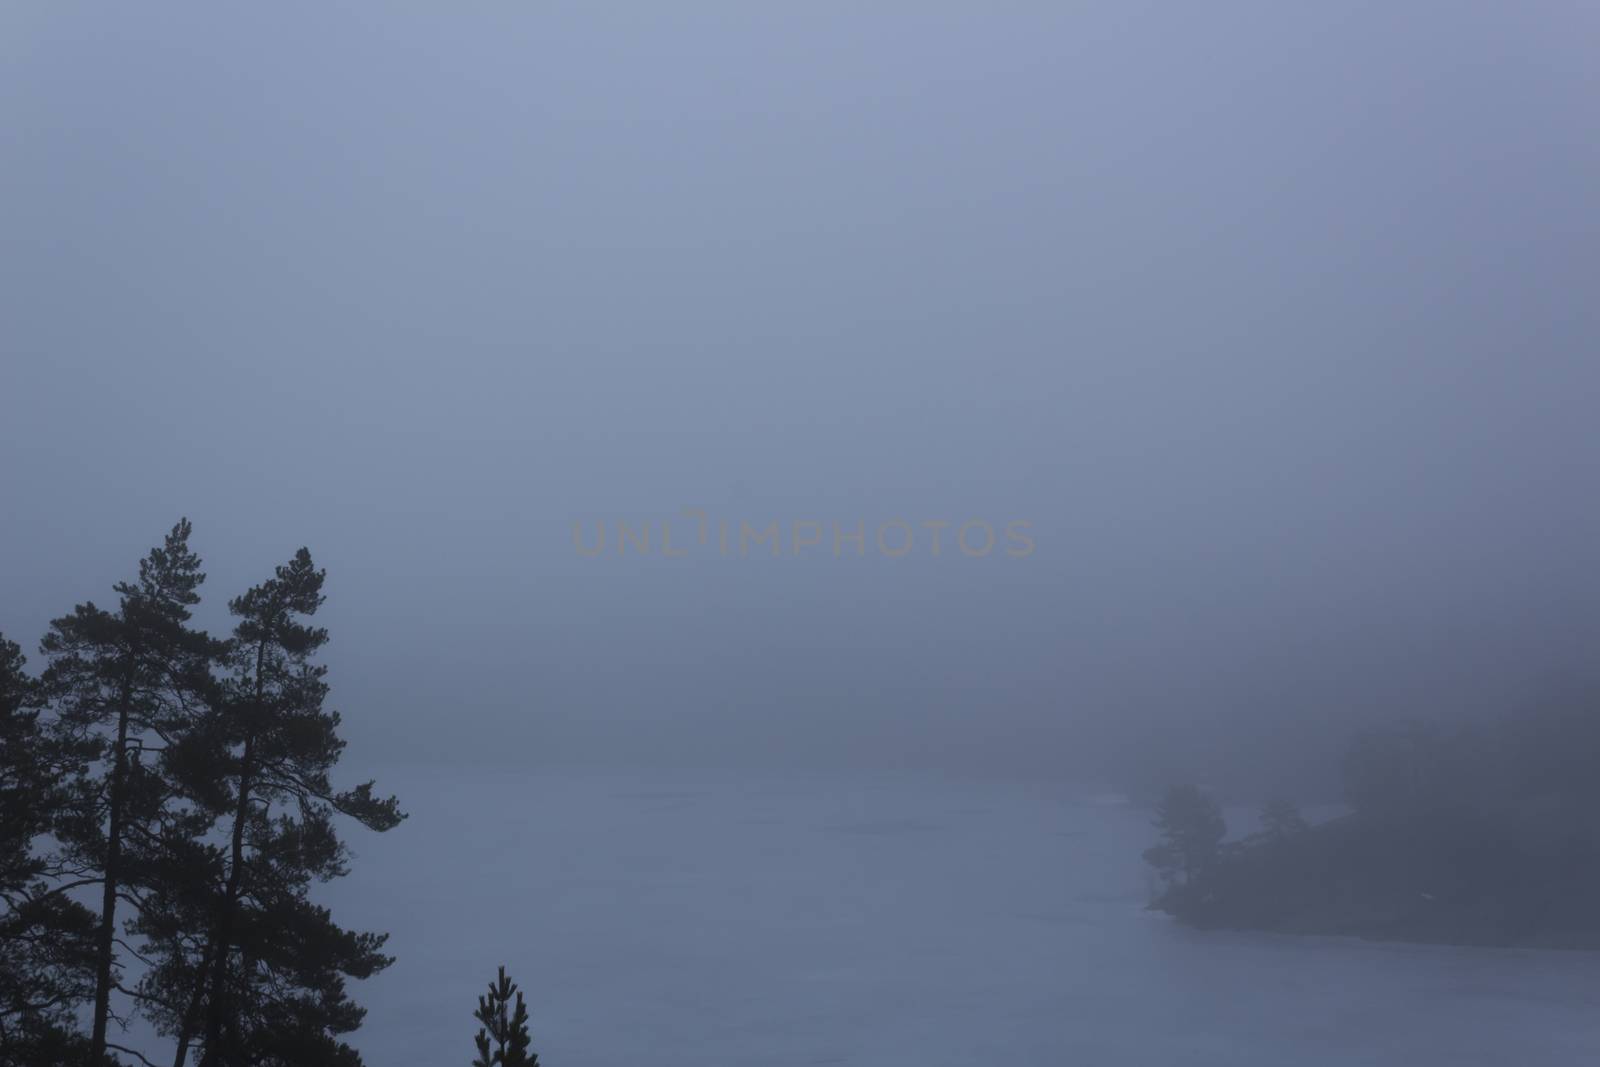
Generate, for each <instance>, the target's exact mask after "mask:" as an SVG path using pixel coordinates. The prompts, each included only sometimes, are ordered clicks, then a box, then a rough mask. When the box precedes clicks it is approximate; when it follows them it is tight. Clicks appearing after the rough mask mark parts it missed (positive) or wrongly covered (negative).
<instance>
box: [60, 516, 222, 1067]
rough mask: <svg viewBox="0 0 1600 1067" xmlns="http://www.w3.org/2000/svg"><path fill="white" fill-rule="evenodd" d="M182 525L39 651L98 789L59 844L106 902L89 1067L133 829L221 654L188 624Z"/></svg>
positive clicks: (65, 726) (197, 577) (199, 577)
mask: <svg viewBox="0 0 1600 1067" xmlns="http://www.w3.org/2000/svg"><path fill="white" fill-rule="evenodd" d="M190 532H191V528H190V524H189V522H188V520H187V519H184V520H182V521H180V522H179V523H178V524H177V525H176V526H174V527H173V528H172V531H171V532H170V533H169V534H168V535H167V537H166V539H165V541H164V543H163V544H162V545H161V547H159V548H155V549H153V550H151V552H150V554H149V555H148V556H146V557H145V559H144V560H142V561H141V562H140V564H139V577H138V580H137V581H134V582H119V583H118V584H117V585H116V586H115V587H114V591H115V592H116V594H117V597H118V606H117V609H116V610H115V611H106V610H103V609H101V608H98V607H96V606H95V605H94V604H93V603H92V602H91V603H85V604H79V605H78V606H77V607H76V608H75V609H74V610H73V612H72V614H70V615H66V616H63V617H61V618H58V619H56V620H54V621H53V622H52V623H51V624H50V630H49V632H48V633H47V634H46V635H45V638H44V640H43V641H42V642H41V648H42V649H43V651H44V652H45V654H46V655H47V656H48V657H49V661H50V662H49V666H48V668H47V669H46V671H45V673H44V677H43V686H44V690H45V692H46V694H47V695H48V696H49V697H50V699H51V700H52V702H53V703H54V706H55V710H56V722H55V726H56V729H57V733H58V737H59V738H60V740H61V742H62V743H63V744H64V745H69V746H70V745H79V746H87V747H88V748H89V749H90V751H91V754H92V756H93V758H94V760H95V762H96V765H97V768H98V770H99V774H98V776H97V779H96V781H95V788H93V789H92V790H91V791H89V792H88V793H87V794H86V795H85V798H84V805H83V807H82V808H81V809H80V810H79V812H78V813H77V817H76V818H73V819H67V820H63V821H62V823H61V824H60V826H59V827H58V831H59V836H60V837H61V839H62V840H63V842H64V844H65V845H66V846H67V850H68V853H69V855H70V856H71V857H72V858H73V859H75V860H76V861H77V862H78V863H79V864H80V865H82V867H84V868H85V869H86V870H89V871H93V872H95V873H96V874H97V880H98V882H99V883H100V889H101V900H100V912H99V919H98V926H97V929H96V934H95V973H94V1004H93V1008H92V1014H91V1017H90V1030H91V1034H90V1045H91V1058H92V1059H94V1060H98V1059H100V1058H101V1057H103V1055H104V1053H105V1050H106V1048H107V1045H108V1041H107V1029H108V1024H109V1022H110V1020H111V1017H112V1011H111V993H112V991H113V989H114V988H116V987H117V984H118V980H119V973H118V966H117V960H116V954H115V945H116V942H117V940H118V939H117V910H118V905H119V903H121V902H124V901H135V902H136V901H137V899H138V898H137V897H136V896H135V895H134V893H133V892H132V888H133V886H134V885H135V884H136V883H137V878H136V877H135V874H134V871H135V868H136V867H137V866H138V862H137V860H136V858H135V857H136V855H137V852H138V851H139V849H138V847H137V846H135V847H132V848H130V845H129V840H128V839H129V836H130V828H132V827H136V826H142V825H146V824H147V823H149V822H150V821H152V820H157V819H159V813H160V809H161V807H162V805H163V804H164V801H165V789H164V787H163V783H162V782H161V780H160V778H159V776H158V775H156V774H155V773H154V772H153V769H152V765H151V763H150V762H149V761H148V760H147V759H146V758H145V752H146V751H147V750H150V749H154V750H159V749H161V748H162V747H164V746H165V745H166V744H168V743H170V742H172V741H174V740H175V739H176V738H178V737H180V736H182V735H183V734H184V733H185V731H186V730H187V729H188V727H189V726H190V724H191V723H192V722H193V720H194V719H195V717H196V716H197V715H198V714H199V713H200V710H201V708H202V707H203V706H204V700H205V697H206V695H207V694H208V693H209V691H210V689H211V666H212V663H213V661H214V658H215V656H216V655H217V653H218V651H219V646H217V644H216V643H215V642H213V641H212V640H211V639H210V638H208V637H207V636H206V635H205V634H204V633H202V632H200V631H198V630H195V629H193V628H191V627H190V626H189V618H190V609H191V608H192V607H193V606H194V605H195V604H196V603H198V602H199V599H200V595H199V587H200V585H201V583H202V582H204V581H205V575H204V573H203V572H202V571H201V570H200V559H199V557H198V556H196V555H195V554H194V552H193V551H191V550H190V548H189V535H190Z"/></svg>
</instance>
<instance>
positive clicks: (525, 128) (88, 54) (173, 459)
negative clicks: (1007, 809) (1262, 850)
mask: <svg viewBox="0 0 1600 1067" xmlns="http://www.w3.org/2000/svg"><path fill="white" fill-rule="evenodd" d="M310 10H311V9H303V10H302V12H301V14H302V16H303V17H301V18H298V19H286V18H283V17H281V12H280V10H279V9H271V10H269V9H232V10H228V11H220V10H215V9H209V8H199V7H170V8H169V7H161V8H138V9H133V8H128V9H86V8H71V7H58V6H49V7H46V6H31V5H28V6H14V7H11V8H9V9H7V10H6V12H5V13H4V14H3V15H0V127H3V128H4V130H5V137H6V140H5V147H4V149H3V151H4V154H5V159H6V165H5V166H4V167H3V168H0V192H3V200H4V205H5V206H4V207H3V208H0V211H3V212H4V215H3V219H4V222H3V226H0V229H3V232H4V233H5V235H6V243H7V246H8V254H7V255H6V256H5V257H4V259H3V262H4V271H5V274H4V278H3V285H0V294H3V295H0V313H3V320H4V322H5V324H6V327H5V330H4V340H3V342H0V344H3V345H4V349H5V354H4V358H3V360H0V441H3V442H4V449H5V457H6V463H5V465H4V468H3V473H0V492H3V494H4V498H5V499H6V500H7V501H8V503H9V505H10V506H8V507H6V508H5V509H3V511H0V543H3V544H4V546H5V549H6V551H5V553H4V555H3V557H0V560H3V562H0V585H3V587H4V589H5V590H6V596H5V599H4V601H3V603H0V631H3V632H4V633H6V634H7V635H8V636H9V637H11V638H13V639H15V640H17V641H19V642H21V643H22V644H23V646H24V647H25V648H26V649H28V650H29V651H30V654H31V653H32V650H33V648H34V646H35V644H36V642H37V640H38V637H39V635H40V634H41V633H42V631H43V628H44V625H45V623H46V622H47V620H48V619H50V618H51V617H53V616H55V615H58V614H61V613H63V612H65V611H67V610H68V609H69V608H70V607H71V605H72V604H73V603H75V602H77V601H81V600H86V599H94V600H97V601H100V602H102V603H103V602H105V601H107V600H108V599H110V585H111V583H112V582H114V581H116V580H118V579H121V578H123V577H125V576H127V575H129V574H131V573H132V572H133V569H134V566H135V563H136V561H137V559H138V558H139V557H140V556H141V555H143V553H144V552H145V551H146V550H147V549H148V547H149V546H151V545H152V544H154V543H155V542H156V541H157V540H158V538H159V537H160V535H161V534H162V533H163V532H164V531H165V530H166V529H167V528H168V527H169V526H170V525H171V524H172V523H173V522H174V521H175V520H176V519H177V518H178V517H179V516H180V515H187V516H189V517H190V518H192V519H193V520H194V522H195V531H196V532H195V537H194V541H195V545H196V547H197V548H198V550H199V551H200V552H201V554H202V555H203V556H204V557H205V558H206V560H207V563H208V568H209V571H210V574H211V580H210V582H209V584H208V586H207V588H206V592H207V594H208V605H207V608H206V609H205V611H204V612H203V613H202V617H203V618H206V619H208V620H210V621H212V622H213V623H214V624H215V625H216V626H217V628H219V629H220V628H222V626H223V623H222V620H221V612H222V605H223V603H224V602H225V600H226V598H227V597H229V596H232V595H234V594H236V593H237V592H239V591H241V590H242V589H243V588H244V587H246V586H247V585H249V584H251V583H253V582H255V581H257V580H258V579H259V578H260V577H261V576H262V575H264V574H266V573H267V572H268V569H269V568H270V567H271V566H273V565H274V564H276V563H278V562H281V561H282V560H283V559H285V558H286V557H287V556H288V555H289V553H290V552H292V551H293V550H294V549H295V548H296V547H298V546H300V545H302V544H305V545H309V546H310V547H311V549H312V551H313V553H314V554H315V555H316V558H317V560H318V562H319V563H320V564H322V565H324V566H326V567H327V568H328V569H329V572H330V577H329V584H328V592H329V596H330V600H329V603H328V607H327V609H326V624H327V625H328V626H329V628H330V629H331V631H332V634H333V643H332V644H331V646H330V647H329V649H328V652H327V661H328V662H329V664H330V666H331V675H330V680H331V682H332V683H333V700H332V703H333V706H335V707H338V708H339V709H341V711H343V712H344V714H345V716H346V721H347V732H348V736H349V738H350V741H351V749H350V757H349V760H350V763H351V764H352V765H353V766H352V767H351V769H350V773H351V774H359V773H360V771H359V770H357V769H356V766H355V765H359V767H381V766H383V765H384V764H386V763H407V762H423V761H429V762H441V763H447V764H456V765H462V766H472V765H479V764H481V765H518V764H528V765H533V766H559V765H564V764H577V763H590V762H616V763H627V764H641V763H646V764H648V763H660V764H663V765H667V764H695V763H706V764H728V765H738V766H757V765H771V766H791V767H834V766H866V767H905V766H916V767H935V768H947V769H950V770H953V771H958V772H963V773H965V772H975V773H985V774H1001V775H1023V774H1026V775H1030V776H1032V775H1041V774H1050V775H1054V774H1060V775H1073V776H1090V777H1092V776H1095V775H1102V776H1105V777H1115V776H1118V775H1123V774H1126V773H1127V770H1128V769H1130V768H1134V767H1138V768H1141V769H1143V770H1146V771H1153V770H1155V769H1161V770H1166V769H1170V770H1171V771H1172V772H1173V773H1183V774H1188V775H1192V776H1200V777H1209V778H1212V779H1216V780H1218V782H1219V784H1223V785H1225V784H1227V783H1228V782H1231V781H1239V782H1241V783H1244V782H1246V781H1247V780H1248V781H1250V782H1252V783H1253V784H1260V785H1266V784H1270V782H1269V781H1268V779H1272V778H1274V777H1280V778H1281V777H1286V776H1287V777H1291V778H1294V779H1295V780H1299V781H1308V779H1306V778H1304V777H1303V771H1304V769H1305V768H1307V767H1310V766H1319V765H1321V764H1323V763H1324V762H1325V761H1326V758H1327V755H1330V754H1331V753H1332V751H1333V749H1332V746H1334V745H1336V744H1338V743H1340V742H1342V740H1343V738H1344V736H1345V735H1346V734H1347V733H1348V732H1349V731H1350V729H1352V728H1353V727H1354V725H1355V724H1357V723H1359V722H1362V721H1365V720H1367V719H1372V718H1388V717H1395V716H1401V715H1412V714H1423V715H1447V716H1453V715H1458V714H1461V715H1471V714H1482V713H1489V712H1498V711H1512V710H1515V708H1516V707H1517V706H1519V705H1520V704H1521V703H1522V702H1525V701H1528V700H1534V699H1543V698H1544V696H1545V695H1548V694H1555V695H1556V696H1558V697H1559V696H1560V695H1562V694H1568V693H1572V694H1575V693H1579V692H1583V691H1586V690H1587V688H1588V687H1589V686H1591V685H1593V684H1594V682H1595V681H1596V672H1595V670H1594V667H1593V649H1594V648H1595V646H1596V639H1597V638H1600V614H1597V613H1596V612H1595V611H1594V606H1595V604H1596V603H1597V593H1600V579H1597V574H1600V569H1597V566H1596V564H1597V563H1600V502H1597V499H1596V495H1595V494H1594V492H1593V485H1594V472H1595V470H1596V469H1597V461H1600V448H1597V444H1596V438H1595V432H1594V428H1593V408H1594V400H1595V397H1596V396H1597V395H1600V392H1597V391H1600V363H1597V362H1596V360H1595V358H1594V354H1593V351H1592V349H1593V339H1594V337H1595V336H1596V327H1597V325H1600V323H1597V316H1600V311H1597V305H1596V303H1595V302H1594V301H1593V300H1592V299H1590V294H1589V292H1588V290H1589V289H1590V288H1591V285H1590V283H1591V281H1592V278H1593V277H1594V276H1595V274H1596V268H1597V266H1600V264H1597V263H1596V259H1597V249H1600V242H1597V241H1596V237H1597V235H1596V233H1595V219H1596V218H1597V214H1596V211H1595V194H1594V190H1595V188H1597V182H1600V137H1597V136H1596V135H1597V134H1600V113H1597V112H1596V110H1595V108H1594V107H1593V106H1591V100H1592V87H1593V84H1592V83H1593V62H1592V56H1591V52H1592V48H1591V44H1592V42H1593V41H1594V39H1595V32H1596V30H1597V29H1600V22H1597V19H1596V17H1595V15H1594V13H1593V12H1591V11H1586V10H1584V9H1582V8H1581V7H1576V6H1570V5H1556V4H1535V5H1528V6H1518V7H1516V8H1514V9H1513V8H1509V7H1504V6H1501V5H1488V4H1482V5H1476V4H1466V5H1462V4H1440V3H1422V4H1407V5H1381V4H1356V5H1339V6H1337V7H1332V6H1330V7H1323V8H1306V7H1297V8H1285V7H1280V6H1272V5H1239V6H1236V7H1228V8H1215V7H1210V8H1206V9H1204V10H1201V9H1194V10H1185V9H1177V8H1171V7H1159V6H1154V7H1146V6H1127V5H1116V6H1114V7H1113V6H1104V7H1094V6H1066V5H1059V6H1058V5H1043V4H1039V5H1035V4H1018V5H1010V6H1006V7H1004V8H1002V9H991V8H987V7H983V8H980V7H978V6H976V5H974V6H966V7H963V6H958V5H933V6H928V5H914V6H911V5H902V6H896V5H888V6H883V7H874V8H872V9H871V10H868V11H859V10H855V9H848V10H847V9H845V8H842V7H832V6H828V5H823V6H821V7H816V6H807V7H805V8H804V9H798V8H796V9H789V10H779V9H771V8H752V7H749V6H747V5H740V6H735V5H706V6H693V7H691V8H679V9H673V10H670V11H667V10H649V11H646V10H642V9H635V10H630V11H629V12H628V14H627V17H622V15H620V14H619V13H618V12H616V11H608V10H606V9H603V8H602V9H597V8H589V7H582V6H578V5H559V4H557V5H539V6H538V7H515V8H499V9H493V10H486V11H480V12H477V13H475V15H474V17H471V18H464V17H459V16H460V13H459V12H456V11H448V12H447V11H445V10H444V9H437V10H430V9H428V8H424V7H417V6H408V5H395V6H385V7H383V8H382V9H381V10H380V9H368V10H365V11H363V10H361V9H354V8H344V7H339V8H331V9H328V8H318V9H316V15H315V18H314V19H313V18H311V17H310ZM685 508H694V509H701V510H703V511H704V512H706V513H708V514H709V515H710V516H713V517H720V518H727V519H730V520H732V521H733V522H735V523H737V522H739V521H740V520H748V521H749V522H751V523H753V524H757V525H760V526H764V525H765V524H766V523H768V522H772V521H778V522H780V523H783V524H785V525H786V526H788V525H789V524H792V523H794V522H796V521H804V520H817V521H820V522H824V523H832V522H836V521H837V522H840V523H843V524H847V525H850V526H853V525H854V524H855V523H857V522H860V523H863V524H865V525H866V527H867V529H868V530H869V531H870V530H872V529H875V527H876V526H877V525H878V524H881V523H883V522H885V521H888V520H891V519H895V518H900V519H904V520H906V521H908V522H910V523H912V524H920V523H922V522H924V521H927V520H944V521H950V522H953V523H957V524H959V523H961V522H964V521H966V520H969V519H983V520H985V521H987V522H990V523H992V524H994V526H995V528H996V529H997V530H1002V529H1003V527H1004V524H1005V523H1008V522H1012V521H1026V522H1028V523H1031V527H1030V531H1031V536H1032V538H1033V541H1034V543H1035V547H1034V550H1033V551H1032V552H1031V554H1028V555H1027V556H1025V557H1021V558H1017V557H1011V556H1007V555H1006V554H1005V553H1004V552H1003V551H999V550H997V551H995V552H993V553H991V554H990V555H987V556H984V557H982V558H974V557H972V556H968V555H965V554H963V553H961V552H957V551H951V550H950V549H949V546H948V542H947V544H946V549H945V551H944V552H943V553H942V554H941V555H940V556H938V557H933V556H932V555H931V553H928V552H924V551H921V550H919V551H915V552H913V553H911V554H910V555H908V556H906V557H905V558H902V559H890V558H885V557H884V556H883V555H882V554H881V553H877V552H873V553H871V554H869V555H868V556H867V557H866V558H850V557H849V556H848V555H847V556H846V558H836V557H835V556H834V555H833V553H832V552H831V551H830V550H829V547H828V546H826V545H825V546H824V547H823V548H822V549H818V550H816V551H814V552H808V553H806V554H804V555H802V556H800V557H798V558H796V557H795V556H794V555H793V553H791V552H788V551H786V552H785V553H784V555H783V557H782V558H779V559H773V558H771V557H770V556H768V555H766V554H764V552H757V553H752V554H751V555H750V556H749V557H748V558H745V557H740V556H730V557H727V558H725V557H722V556H721V555H719V554H716V553H706V552H701V553H699V554H695V555H691V556H690V557H688V558H684V559H665V558H662V557H661V555H660V554H659V552H656V553H654V554H652V555H651V556H649V557H641V556H638V555H636V554H632V555H628V556H617V555H615V554H614V553H607V554H606V555H604V556H603V557H600V558H594V559H590V558H586V557H584V556H583V555H582V554H580V553H579V552H578V551H576V550H575V547H574V544H573V532H572V528H573V524H574V523H575V522H582V523H589V524H593V523H595V522H608V523H612V524H614V523H616V522H617V521H619V520H626V521H629V522H633V523H638V522H641V521H644V520H654V521H656V522H657V523H659V522H660V521H662V520H663V519H666V518H672V517H678V516H681V515H682V512H683V509H685ZM687 529H688V526H683V527H681V528H680V530H679V531H678V532H677V533H681V532H683V531H686V530H687ZM677 533H675V535H674V536H677ZM953 533H954V528H953V527H952V528H951V529H950V530H949V531H947V532H946V536H947V537H949V536H951V535H952V534H953ZM1002 537H1003V535H1002ZM1001 544H1002V545H1003V544H1004V541H1003V540H1002V542H1001ZM786 547H787V546H786ZM33 659H34V663H35V666H37V665H38V657H37V656H34V657H33ZM1273 762H1278V763H1279V764H1281V766H1280V767H1279V768H1278V769H1277V770H1276V771H1271V770H1266V771H1264V770H1262V767H1263V766H1264V765H1266V764H1270V763H1273ZM1325 785H1326V782H1323V783H1319V784H1317V785H1315V786H1308V788H1316V789H1319V790H1320V789H1323V788H1324V787H1325Z"/></svg>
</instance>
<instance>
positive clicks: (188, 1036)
mask: <svg viewBox="0 0 1600 1067" xmlns="http://www.w3.org/2000/svg"><path fill="white" fill-rule="evenodd" d="M211 951H212V949H211V946H209V945H208V946H206V951H205V952H204V953H203V954H202V955H201V957H200V967H199V969H198V970H197V971H196V973H195V979H194V993H193V994H191V995H190V997H189V1007H188V1008H187V1009H186V1010H185V1011H184V1013H183V1023H182V1025H181V1026H180V1027H179V1028H178V1050H177V1053H176V1054H175V1055H174V1056H173V1058H172V1067H183V1064H184V1061H186V1060H187V1059H188V1058H189V1042H191V1041H192V1040H194V1030H195V1027H196V1026H197V1025H199V1023H200V1004H201V1001H202V1000H203V999H204V997H205V992H206V981H207V979H208V978H209V973H208V972H209V971H210V970H211Z"/></svg>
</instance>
